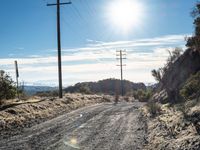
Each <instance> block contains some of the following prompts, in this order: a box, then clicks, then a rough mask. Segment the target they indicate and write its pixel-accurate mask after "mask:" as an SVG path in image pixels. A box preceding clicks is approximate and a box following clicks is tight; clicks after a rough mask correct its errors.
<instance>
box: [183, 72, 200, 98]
mask: <svg viewBox="0 0 200 150" xmlns="http://www.w3.org/2000/svg"><path fill="white" fill-rule="evenodd" d="M180 95H181V96H182V97H183V98H184V100H192V99H194V98H198V97H199V96H200V71H199V72H198V73H196V74H195V75H191V76H190V78H189V79H188V80H187V81H186V83H185V84H184V86H183V87H182V89H181V90H180Z"/></svg>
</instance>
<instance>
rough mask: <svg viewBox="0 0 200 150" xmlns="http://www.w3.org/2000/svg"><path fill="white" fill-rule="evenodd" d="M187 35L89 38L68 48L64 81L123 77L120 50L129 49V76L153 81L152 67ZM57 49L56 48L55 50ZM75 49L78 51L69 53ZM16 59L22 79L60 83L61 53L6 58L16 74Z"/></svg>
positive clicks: (7, 67)
mask: <svg viewBox="0 0 200 150" xmlns="http://www.w3.org/2000/svg"><path fill="white" fill-rule="evenodd" d="M185 36H186V35H168V36H163V37H156V38H151V39H140V40H133V41H115V42H102V41H95V40H91V39H87V41H88V42H89V44H87V45H86V47H81V48H72V49H64V50H63V56H62V62H63V80H64V85H69V84H72V83H76V82H81V81H96V80H100V79H103V78H110V77H115V78H119V75H120V74H119V73H120V72H119V68H118V67H117V66H116V64H117V63H118V62H117V61H116V59H115V57H116V56H115V54H116V50H118V49H126V50H127V57H128V59H127V60H125V62H124V63H126V64H127V66H126V67H125V68H124V69H125V73H124V75H125V79H128V80H131V81H134V82H153V81H154V79H153V77H152V76H151V70H152V69H154V68H159V67H161V66H163V65H164V63H165V61H166V59H167V57H168V52H167V51H166V49H172V48H173V47H176V46H178V47H184V37H185ZM55 51H56V50H55ZM69 52H74V53H69ZM14 60H17V61H18V64H19V71H20V79H21V80H22V79H23V80H24V81H26V82H36V81H40V82H41V83H45V82H46V83H49V81H52V82H51V84H52V83H53V82H54V83H57V80H56V79H57V56H47V57H45V56H38V55H34V56H33V55H32V56H27V57H26V58H2V59H0V64H1V65H0V67H1V68H2V69H4V70H6V71H7V72H10V74H11V75H12V76H13V77H14Z"/></svg>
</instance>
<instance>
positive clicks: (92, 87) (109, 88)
mask: <svg viewBox="0 0 200 150" xmlns="http://www.w3.org/2000/svg"><path fill="white" fill-rule="evenodd" d="M120 84H121V81H120V80H118V79H105V80H100V81H98V82H82V83H77V84H75V85H74V86H70V87H67V88H66V89H64V91H65V92H70V93H76V92H82V93H103V94H110V95H115V93H120ZM123 84H124V94H126V93H128V92H131V91H134V90H138V89H142V90H145V89H146V86H145V84H144V83H133V82H131V81H127V80H124V81H123Z"/></svg>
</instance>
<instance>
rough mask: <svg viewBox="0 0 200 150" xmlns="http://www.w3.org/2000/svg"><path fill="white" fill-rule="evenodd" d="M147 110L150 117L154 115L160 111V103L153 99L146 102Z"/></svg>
mask: <svg viewBox="0 0 200 150" xmlns="http://www.w3.org/2000/svg"><path fill="white" fill-rule="evenodd" d="M147 110H148V112H149V113H150V114H151V116H152V117H155V116H157V115H159V114H160V113H161V111H162V110H161V105H160V104H159V103H156V102H154V101H149V102H148V104H147Z"/></svg>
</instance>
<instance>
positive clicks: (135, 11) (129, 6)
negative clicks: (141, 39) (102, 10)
mask: <svg viewBox="0 0 200 150" xmlns="http://www.w3.org/2000/svg"><path fill="white" fill-rule="evenodd" d="M107 9H108V19H109V20H110V23H111V24H112V25H113V26H115V27H117V29H118V30H120V31H123V32H125V33H126V32H129V31H130V30H131V29H132V28H134V27H136V26H139V24H140V23H141V19H142V17H143V11H144V6H143V5H142V4H141V3H140V2H139V0H114V1H112V2H111V3H110V4H109V5H108V8H107Z"/></svg>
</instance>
